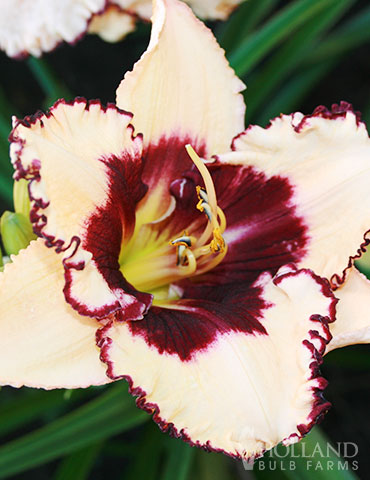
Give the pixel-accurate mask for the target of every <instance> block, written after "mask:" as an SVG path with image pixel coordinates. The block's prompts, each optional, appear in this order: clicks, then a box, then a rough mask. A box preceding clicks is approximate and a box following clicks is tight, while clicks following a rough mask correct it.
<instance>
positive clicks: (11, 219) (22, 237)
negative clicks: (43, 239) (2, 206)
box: [0, 212, 36, 255]
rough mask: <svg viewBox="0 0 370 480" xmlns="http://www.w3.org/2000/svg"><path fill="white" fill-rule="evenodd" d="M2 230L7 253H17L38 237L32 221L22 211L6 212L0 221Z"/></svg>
mask: <svg viewBox="0 0 370 480" xmlns="http://www.w3.org/2000/svg"><path fill="white" fill-rule="evenodd" d="M0 230H1V237H2V241H3V245H4V249H5V252H6V253H7V255H12V254H14V255H16V254H17V253H18V252H19V250H21V249H22V248H26V247H27V246H28V245H29V243H30V242H31V240H33V239H35V238H36V235H35V234H34V233H33V231H32V225H31V222H30V221H29V220H28V219H27V218H26V217H25V216H24V215H23V214H22V213H13V212H4V213H3V215H2V217H1V221H0Z"/></svg>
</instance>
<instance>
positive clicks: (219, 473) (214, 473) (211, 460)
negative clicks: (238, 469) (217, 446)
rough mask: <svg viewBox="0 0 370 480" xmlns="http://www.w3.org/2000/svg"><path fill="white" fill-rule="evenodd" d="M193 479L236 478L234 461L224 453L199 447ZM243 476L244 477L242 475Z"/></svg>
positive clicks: (221, 479) (227, 479) (224, 479)
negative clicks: (208, 451) (206, 450)
mask: <svg viewBox="0 0 370 480" xmlns="http://www.w3.org/2000/svg"><path fill="white" fill-rule="evenodd" d="M195 453H196V458H195V464H194V466H193V467H194V468H193V471H192V476H191V479H192V480H193V479H194V480H195V479H196V480H234V475H232V473H231V471H232V467H233V466H234V465H233V464H234V461H233V460H231V459H230V458H229V457H227V456H226V455H223V454H222V453H215V452H212V453H207V452H204V451H203V450H200V449H197V451H196V452H195ZM241 478H242V477H241Z"/></svg>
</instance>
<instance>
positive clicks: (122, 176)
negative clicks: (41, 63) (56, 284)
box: [11, 99, 144, 318]
mask: <svg viewBox="0 0 370 480" xmlns="http://www.w3.org/2000/svg"><path fill="white" fill-rule="evenodd" d="M130 121H131V115H130V114H128V113H125V112H121V111H119V110H117V108H116V107H114V106H112V105H110V106H108V107H107V108H106V109H103V108H102V107H101V105H100V104H99V103H97V102H95V101H93V102H91V103H90V104H87V102H86V101H85V100H84V99H76V100H75V101H74V102H73V103H72V104H67V103H66V102H64V101H59V102H57V103H56V104H55V105H54V107H52V109H51V110H50V112H49V113H48V114H46V115H41V116H34V117H29V118H27V119H26V120H24V121H16V122H15V128H14V130H13V132H12V134H11V140H12V144H11V158H12V162H13V165H14V167H15V169H16V177H17V178H22V177H25V178H27V179H30V186H29V191H30V196H31V206H32V211H31V221H32V223H33V225H34V230H35V231H36V232H37V233H38V235H40V236H43V237H44V238H45V239H46V242H47V243H48V244H49V245H53V246H55V247H56V249H57V250H60V249H62V250H63V251H64V253H63V258H64V261H65V266H66V268H67V269H68V272H66V281H67V284H66V289H65V295H66V298H67V300H68V301H69V302H70V303H71V305H73V306H74V308H76V310H77V311H78V312H79V313H80V314H82V315H88V316H91V317H99V318H101V317H102V316H105V315H106V314H109V313H111V312H112V311H113V310H114V311H115V310H117V309H118V308H120V306H122V307H123V306H127V305H128V304H132V303H133V302H134V303H135V301H136V300H135V298H133V297H132V296H131V295H129V294H127V295H126V294H125V293H124V292H123V291H122V290H121V289H120V288H118V285H117V283H119V282H120V279H119V278H118V280H117V276H116V277H115V279H113V280H112V282H113V283H115V286H111V285H109V281H108V279H107V275H108V274H110V273H111V272H113V271H114V270H115V269H116V270H118V267H119V266H118V263H117V260H118V255H119V250H120V245H121V239H122V238H124V236H125V235H126V234H129V233H130V231H132V229H133V227H134V221H135V220H134V208H135V206H134V204H135V199H134V196H135V194H134V191H135V190H137V189H138V188H139V186H140V181H139V179H138V176H137V171H138V170H139V169H140V162H141V148H142V139H141V137H140V136H136V137H134V136H133V127H132V126H131V125H130ZM126 175H127V177H128V178H126ZM129 178H131V184H130V185H129V182H130V181H129ZM113 203H115V205H113ZM104 209H108V210H109V212H105V213H103V210H104ZM99 222H100V223H99ZM103 223H104V225H103ZM96 225H98V226H96ZM94 229H95V230H94ZM88 232H90V236H89V233H88ZM91 232H92V233H91ZM92 236H93V238H91V237H92ZM116 250H118V251H116ZM114 255H116V257H115V258H114ZM98 258H99V259H101V260H102V262H103V267H106V268H105V272H106V275H105V274H104V272H103V267H102V268H99V265H98ZM108 258H109V259H110V263H109V264H108ZM112 262H113V263H112ZM143 308H144V307H143Z"/></svg>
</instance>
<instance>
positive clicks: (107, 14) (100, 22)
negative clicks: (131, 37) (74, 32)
mask: <svg viewBox="0 0 370 480" xmlns="http://www.w3.org/2000/svg"><path fill="white" fill-rule="evenodd" d="M135 24H136V19H135V17H134V16H133V15H130V14H128V13H125V12H123V11H122V10H120V9H119V8H115V6H114V5H111V6H110V7H108V8H107V9H106V10H105V11H104V12H103V13H101V14H99V15H94V16H93V17H92V19H91V22H90V25H89V29H88V32H89V33H96V34H97V35H99V36H100V37H101V38H102V39H103V40H105V41H106V42H112V43H113V42H118V41H119V40H122V39H123V38H124V37H125V36H126V35H127V34H129V33H130V32H132V31H133V30H134V29H135Z"/></svg>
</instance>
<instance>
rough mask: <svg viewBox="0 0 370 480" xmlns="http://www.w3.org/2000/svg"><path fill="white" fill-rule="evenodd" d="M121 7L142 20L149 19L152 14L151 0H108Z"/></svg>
mask: <svg viewBox="0 0 370 480" xmlns="http://www.w3.org/2000/svg"><path fill="white" fill-rule="evenodd" d="M110 3H112V4H115V5H118V6H119V7H120V8H121V9H123V10H127V11H128V12H131V13H133V14H135V15H138V16H139V17H140V18H142V19H143V20H148V21H149V20H150V17H151V16H152V0H110Z"/></svg>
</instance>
